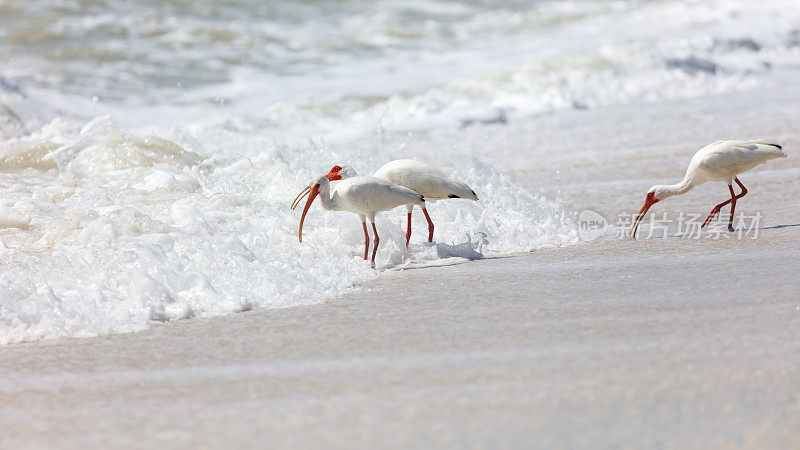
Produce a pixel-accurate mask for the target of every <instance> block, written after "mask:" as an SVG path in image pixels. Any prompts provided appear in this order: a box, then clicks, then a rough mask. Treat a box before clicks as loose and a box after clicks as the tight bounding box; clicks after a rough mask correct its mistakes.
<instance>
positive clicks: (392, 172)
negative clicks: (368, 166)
mask: <svg viewBox="0 0 800 450" xmlns="http://www.w3.org/2000/svg"><path fill="white" fill-rule="evenodd" d="M356 175H357V173H356V171H355V170H354V169H353V168H352V167H350V166H345V167H340V166H333V168H332V169H331V171H330V172H329V173H328V177H329V178H330V179H331V181H334V180H338V179H345V178H349V177H353V176H356ZM372 176H374V177H377V178H383V179H384V180H388V181H390V182H392V183H395V184H399V185H400V186H405V187H407V188H409V189H411V190H413V191H415V192H418V193H420V194H422V196H423V197H425V200H426V201H431V202H435V201H436V200H441V199H447V198H465V199H468V200H476V201H477V200H478V196H477V195H476V194H475V191H473V190H472V189H470V187H469V186H467V185H466V183H463V182H461V181H458V180H455V179H453V178H451V177H448V176H447V175H445V174H444V173H443V172H441V171H440V170H438V169H436V168H434V167H433V166H431V165H430V164H426V163H424V162H421V161H414V160H412V159H397V160H394V161H391V162H388V163H386V164H384V165H383V166H382V167H381V168H380V169H378V170H377V171H376V172H375V173H374V174H373V175H372ZM421 206H422V212H423V213H424V214H425V219H427V220H428V242H432V241H433V221H432V220H431V216H429V215H428V210H427V208H425V204H424V203H423V204H422V205H421ZM406 208H407V210H408V228H407V229H406V245H408V241H409V240H410V239H411V213H412V212H413V210H414V205H412V204H409V205H407V206H406Z"/></svg>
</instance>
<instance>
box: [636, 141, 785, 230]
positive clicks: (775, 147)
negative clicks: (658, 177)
mask: <svg viewBox="0 0 800 450" xmlns="http://www.w3.org/2000/svg"><path fill="white" fill-rule="evenodd" d="M776 158H786V154H785V153H783V148H782V147H781V146H780V145H779V144H776V143H774V142H770V141H765V140H756V141H718V142H714V143H713V144H709V145H707V146H705V147H703V148H701V149H700V150H698V151H697V153H695V155H694V157H693V158H692V161H691V162H690V163H689V168H688V169H686V176H684V177H683V181H681V182H680V183H677V184H672V185H662V184H659V185H656V186H653V187H651V188H650V190H649V191H647V197H645V199H644V206H642V209H641V210H639V214H638V215H637V216H636V220H635V221H634V222H633V225H632V226H631V237H632V238H634V239H635V238H636V231H637V229H638V228H639V223H640V222H641V220H642V218H643V217H644V216H645V214H647V210H648V209H650V207H651V206H653V205H654V204H655V203H658V202H659V201H661V200H664V199H665V198H669V197H672V196H673V195H681V194H685V193H687V192H689V190H691V189H692V188H693V187H695V186H699V185H701V184H703V183H705V182H708V181H724V182H726V183H727V184H728V190H729V191H730V193H731V198H730V199H728V200H725V201H724V202H722V203H720V204H719V205H717V206H715V207H714V208H713V209H712V210H711V212H710V213H709V214H708V217H707V218H706V220H705V222H703V225H702V226H701V228H702V227H705V226H706V225H708V223H709V222H711V220H712V219H713V218H714V217H715V216H716V215H717V214H719V211H720V208H722V207H723V206H725V205H727V204H728V203H730V204H731V216H730V219H729V220H728V231H733V213H734V210H735V209H736V201H737V200H738V199H740V198H742V197H744V196H745V195H746V194H747V188H745V187H744V185H743V184H742V182H741V181H739V178H737V175H739V174H740V173H742V172H747V171H748V170H750V169H752V168H753V167H756V166H757V165H759V164H762V163H765V162H767V161H769V160H771V159H776ZM732 181H736V184H738V185H739V187H740V188H741V189H742V192H740V193H739V194H738V195H737V194H735V193H734V192H733V185H732V184H731V183H732Z"/></svg>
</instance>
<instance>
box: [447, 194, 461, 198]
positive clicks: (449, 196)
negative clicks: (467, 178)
mask: <svg viewBox="0 0 800 450" xmlns="http://www.w3.org/2000/svg"><path fill="white" fill-rule="evenodd" d="M447 198H461V197H459V196H457V195H456V194H450V195H448V196H447Z"/></svg>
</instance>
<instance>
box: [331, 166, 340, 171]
mask: <svg viewBox="0 0 800 450" xmlns="http://www.w3.org/2000/svg"><path fill="white" fill-rule="evenodd" d="M340 170H342V168H341V167H339V166H333V169H331V171H332V172H338V171H340Z"/></svg>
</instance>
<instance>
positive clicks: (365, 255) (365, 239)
mask: <svg viewBox="0 0 800 450" xmlns="http://www.w3.org/2000/svg"><path fill="white" fill-rule="evenodd" d="M361 226H362V227H364V261H366V260H367V253H368V252H369V234H367V222H364V221H362V222H361ZM377 237H378V235H377V234H376V235H375V238H377ZM375 244H376V245H377V241H376V242H375Z"/></svg>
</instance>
